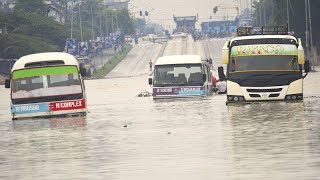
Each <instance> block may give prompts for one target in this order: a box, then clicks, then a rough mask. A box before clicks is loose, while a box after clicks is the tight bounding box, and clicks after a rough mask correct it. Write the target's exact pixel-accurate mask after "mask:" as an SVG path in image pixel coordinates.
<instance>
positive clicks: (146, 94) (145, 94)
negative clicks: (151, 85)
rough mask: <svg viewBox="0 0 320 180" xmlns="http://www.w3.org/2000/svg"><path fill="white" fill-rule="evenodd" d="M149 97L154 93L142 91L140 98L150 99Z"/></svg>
mask: <svg viewBox="0 0 320 180" xmlns="http://www.w3.org/2000/svg"><path fill="white" fill-rule="evenodd" d="M149 96H152V93H150V92H148V91H146V90H144V91H141V92H140V93H139V94H138V97H149Z"/></svg>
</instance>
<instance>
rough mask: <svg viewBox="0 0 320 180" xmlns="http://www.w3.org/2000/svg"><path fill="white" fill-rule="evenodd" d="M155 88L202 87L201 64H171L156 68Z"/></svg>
mask: <svg viewBox="0 0 320 180" xmlns="http://www.w3.org/2000/svg"><path fill="white" fill-rule="evenodd" d="M154 75H155V80H154V86H155V87H163V86H185V85H186V86H202V85H203V78H202V77H203V72H202V67H201V64H170V65H157V66H155V72H154Z"/></svg>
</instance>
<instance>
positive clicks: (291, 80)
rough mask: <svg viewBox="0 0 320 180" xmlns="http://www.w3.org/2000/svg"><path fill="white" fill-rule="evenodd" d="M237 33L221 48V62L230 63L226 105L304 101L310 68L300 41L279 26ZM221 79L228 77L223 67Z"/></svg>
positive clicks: (248, 28) (228, 64)
mask: <svg viewBox="0 0 320 180" xmlns="http://www.w3.org/2000/svg"><path fill="white" fill-rule="evenodd" d="M237 34H238V37H235V38H233V39H232V40H231V41H227V42H226V44H225V46H224V47H223V49H222V63H223V64H227V72H226V79H227V103H229V102H246V101H279V100H287V101H293V100H303V79H304V77H306V75H307V73H308V72H309V71H310V66H309V62H308V61H305V59H304V50H303V47H302V44H301V40H300V39H297V38H295V37H293V36H290V35H288V30H287V28H286V27H278V26H277V27H259V28H256V27H255V28H252V27H241V28H239V29H238V30H237ZM303 66H304V68H303ZM303 69H304V70H305V72H306V75H303V72H302V71H303ZM219 77H220V78H224V77H225V75H224V70H223V68H222V67H220V68H219Z"/></svg>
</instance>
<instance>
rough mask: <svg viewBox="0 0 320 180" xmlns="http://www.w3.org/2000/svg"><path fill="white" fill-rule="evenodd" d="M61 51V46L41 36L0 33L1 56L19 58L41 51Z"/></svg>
mask: <svg viewBox="0 0 320 180" xmlns="http://www.w3.org/2000/svg"><path fill="white" fill-rule="evenodd" d="M50 51H59V47H58V46H56V45H53V44H51V43H49V42H47V41H44V40H43V39H41V38H37V37H31V36H26V35H23V34H15V33H10V34H7V35H0V57H2V58H13V59H18V58H20V57H21V56H24V55H27V54H33V53H40V52H50Z"/></svg>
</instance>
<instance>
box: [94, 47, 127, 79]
mask: <svg viewBox="0 0 320 180" xmlns="http://www.w3.org/2000/svg"><path fill="white" fill-rule="evenodd" d="M131 49H132V45H130V44H125V45H124V47H123V50H122V51H119V52H118V53H117V54H115V55H114V56H113V57H112V58H111V59H110V60H109V61H108V62H107V63H106V64H104V65H103V67H102V68H100V69H97V71H96V72H95V73H93V74H92V75H91V77H92V78H93V79H101V78H104V77H105V76H106V75H107V74H108V73H109V72H111V71H112V69H113V68H115V67H116V66H117V65H118V64H119V63H120V62H121V61H122V60H123V59H124V58H125V57H126V56H127V55H128V53H129V52H130V51H131Z"/></svg>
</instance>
